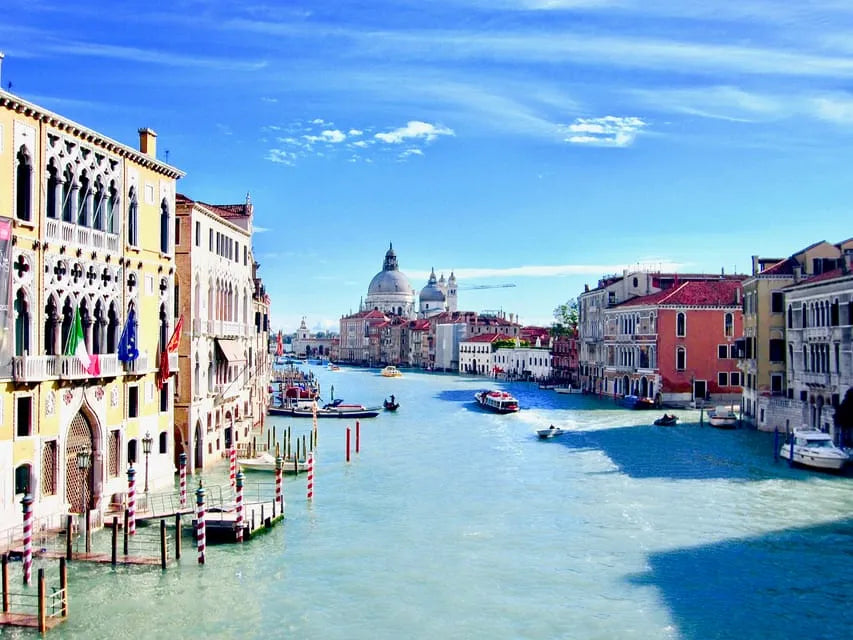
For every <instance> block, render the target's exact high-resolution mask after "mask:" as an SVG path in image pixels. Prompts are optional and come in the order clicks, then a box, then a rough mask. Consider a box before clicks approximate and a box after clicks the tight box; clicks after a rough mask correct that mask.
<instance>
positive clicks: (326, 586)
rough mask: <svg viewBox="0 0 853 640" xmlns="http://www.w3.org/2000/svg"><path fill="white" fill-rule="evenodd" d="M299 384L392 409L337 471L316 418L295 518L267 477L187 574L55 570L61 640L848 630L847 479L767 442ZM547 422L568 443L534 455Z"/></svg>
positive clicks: (567, 409) (552, 398) (448, 385)
mask: <svg viewBox="0 0 853 640" xmlns="http://www.w3.org/2000/svg"><path fill="white" fill-rule="evenodd" d="M315 371H316V373H317V374H318V376H319V377H320V381H321V384H323V388H329V386H330V385H331V384H334V385H335V396H336V397H343V398H345V400H346V401H348V402H363V403H364V404H370V405H373V404H378V403H379V402H381V400H382V399H383V398H384V397H386V396H388V395H390V394H391V393H394V394H395V396H396V398H397V400H398V401H399V402H400V403H401V407H400V409H399V411H398V412H396V413H394V414H387V413H386V414H383V415H380V416H379V417H378V418H375V419H372V420H363V421H362V422H361V452H360V453H359V454H358V455H355V454H354V453H353V457H352V462H351V463H349V464H347V463H346V461H345V454H346V452H345V449H344V447H345V429H346V427H347V426H354V425H350V424H348V423H346V421H336V420H335V421H326V422H322V423H321V424H320V434H319V446H318V451H317V454H318V466H317V473H316V479H315V491H314V501H313V503H311V504H309V503H307V501H306V498H305V477H304V476H298V477H292V476H291V477H288V478H286V480H285V499H286V502H287V509H286V518H285V522H284V525H283V526H279V527H277V528H275V529H273V530H271V531H270V532H269V534H268V535H265V536H262V537H260V538H258V539H255V540H252V541H251V542H249V543H246V544H244V545H243V546H237V545H219V546H212V547H209V548H208V553H207V564H206V565H205V566H204V567H199V566H198V565H197V564H196V563H195V557H194V553H193V549H192V545H191V543H190V542H189V538H187V542H186V543H185V551H184V555H183V557H182V559H181V561H180V563H179V564H178V566H177V568H171V569H169V570H168V571H165V572H161V571H159V570H150V569H143V568H118V569H111V568H109V567H102V566H93V565H83V564H75V563H72V565H71V566H70V571H69V581H70V593H71V617H70V618H69V620H68V621H67V622H66V623H65V624H64V625H63V627H62V629H61V635H62V637H68V638H83V637H91V638H108V637H119V636H123V635H126V634H128V633H130V631H129V630H132V633H133V635H134V636H135V637H141V638H148V637H151V638H154V637H158V638H159V637H162V636H163V635H164V634H170V635H174V636H177V637H191V636H199V635H204V636H208V637H222V638H225V637H237V636H240V637H243V638H262V637H265V638H269V637H296V638H323V639H330V638H331V639H335V638H341V639H343V638H346V639H348V640H351V639H353V638H370V639H375V638H438V637H441V638H460V639H462V638H536V639H539V638H580V639H586V638H590V639H592V638H602V639H603V638H608V639H609V638H642V639H648V638H689V639H693V640H704V639H707V638H738V639H744V638H767V637H778V638H787V637H792V638H793V637H809V638H844V637H849V636H850V635H853V621H851V619H850V618H849V616H847V615H846V612H845V606H846V603H847V602H848V601H849V597H848V595H847V590H848V589H849V585H850V584H851V583H853V563H851V562H850V555H849V554H850V551H849V549H850V548H851V544H850V543H851V538H853V518H851V514H853V491H851V486H853V485H851V482H853V479H851V478H847V477H837V476H830V475H822V474H815V473H812V472H808V471H803V470H797V469H789V468H788V467H787V465H785V464H784V463H781V462H780V463H774V460H773V452H772V441H773V436H772V434H766V433H758V432H755V431H750V430H746V429H741V430H736V431H719V430H716V429H712V428H709V427H707V426H706V427H700V426H699V424H698V417H699V416H698V412H691V411H684V412H679V415H680V416H681V418H682V424H680V425H679V426H677V427H675V428H671V427H670V428H666V427H653V426H650V423H651V420H652V419H653V418H654V417H656V415H655V414H654V413H653V412H636V411H635V412H632V411H627V410H623V409H619V408H616V407H615V405H614V404H613V403H612V402H608V401H600V400H597V399H593V398H587V397H580V396H570V395H558V394H555V393H553V392H549V391H542V390H539V389H538V388H536V386H535V385H530V384H523V383H515V384H511V385H508V386H507V388H508V389H510V390H511V391H513V392H514V393H515V394H516V395H517V397H518V398H519V400H520V403H521V406H522V412H521V413H520V414H517V415H511V416H497V415H493V414H488V413H484V412H482V411H481V410H479V409H477V408H476V407H475V406H474V404H473V398H472V394H473V393H474V391H476V390H478V389H481V388H483V387H485V386H488V385H489V382H488V381H487V380H483V379H474V378H464V377H458V376H453V375H429V374H416V373H409V372H406V373H405V375H404V377H403V378H400V379H385V378H382V377H381V376H379V375H378V370H375V371H370V372H368V371H364V370H353V369H346V368H345V369H343V370H342V371H341V372H338V373H330V372H326V371H324V370H322V369H320V368H315ZM550 423H554V424H557V425H559V426H562V427H564V428H567V429H569V430H570V433H569V434H567V435H565V436H562V437H560V438H555V439H553V440H549V441H545V442H543V441H539V440H538V439H537V438H536V436H535V433H534V429H536V428H540V427H542V426H547V425H548V424H550ZM273 424H275V425H276V426H277V427H278V428H277V432H278V433H279V434H280V433H282V432H283V430H284V429H283V427H285V426H287V425H292V426H293V430H294V435H296V434H301V433H307V432H308V431H309V429H310V425H311V421H310V420H293V419H291V420H285V419H279V418H275V419H272V420H271V421H270V422H268V426H271V425H273ZM252 475H257V474H252ZM251 477H252V476H251V475H250V478H251ZM263 477H264V479H265V478H266V476H263ZM226 478H227V465H222V466H220V467H219V468H218V469H216V470H215V471H212V472H209V473H206V474H205V476H204V481H205V484H210V485H215V484H223V483H225V482H227V480H226ZM191 486H192V481H191ZM99 535H101V534H99ZM96 609H97V614H95V613H93V612H94V611H95V610H96ZM2 633H3V632H0V634H2Z"/></svg>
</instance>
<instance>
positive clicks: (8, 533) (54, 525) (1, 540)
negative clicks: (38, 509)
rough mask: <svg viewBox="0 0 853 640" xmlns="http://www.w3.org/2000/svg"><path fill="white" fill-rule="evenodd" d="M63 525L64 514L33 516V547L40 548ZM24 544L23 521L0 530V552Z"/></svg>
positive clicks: (55, 535)
mask: <svg viewBox="0 0 853 640" xmlns="http://www.w3.org/2000/svg"><path fill="white" fill-rule="evenodd" d="M64 527H65V516H64V514H54V515H49V516H41V517H35V518H33V547H34V548H40V547H43V546H46V545H47V544H49V543H50V540H52V539H53V538H56V537H57V535H58V534H59V532H60V531H61V530H62V529H64ZM23 544H24V524H23V522H22V523H21V524H19V525H15V526H13V527H8V528H6V529H2V530H0V553H5V552H6V551H10V550H12V549H14V548H16V547H21V546H23Z"/></svg>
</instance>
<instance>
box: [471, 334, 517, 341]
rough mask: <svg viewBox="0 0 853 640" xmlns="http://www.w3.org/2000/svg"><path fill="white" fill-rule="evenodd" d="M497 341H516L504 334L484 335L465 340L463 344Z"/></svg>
mask: <svg viewBox="0 0 853 640" xmlns="http://www.w3.org/2000/svg"><path fill="white" fill-rule="evenodd" d="M496 340H515V338H513V337H512V336H507V335H504V334H502V333H482V334H480V335H478V336H474V337H472V338H465V339H464V340H463V341H462V342H495V341H496Z"/></svg>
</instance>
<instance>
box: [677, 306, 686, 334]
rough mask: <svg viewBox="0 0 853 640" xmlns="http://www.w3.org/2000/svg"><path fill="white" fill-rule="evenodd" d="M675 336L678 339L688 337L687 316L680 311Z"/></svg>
mask: <svg viewBox="0 0 853 640" xmlns="http://www.w3.org/2000/svg"><path fill="white" fill-rule="evenodd" d="M675 335H676V337H678V338H683V337H684V336H686V335H687V316H686V315H685V314H684V313H682V312H680V311H679V312H678V314H677V315H676V316H675Z"/></svg>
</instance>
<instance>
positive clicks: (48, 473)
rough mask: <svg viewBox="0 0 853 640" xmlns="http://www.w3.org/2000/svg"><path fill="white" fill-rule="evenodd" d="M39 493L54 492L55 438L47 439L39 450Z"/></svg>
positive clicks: (48, 494) (45, 494)
mask: <svg viewBox="0 0 853 640" xmlns="http://www.w3.org/2000/svg"><path fill="white" fill-rule="evenodd" d="M41 494H42V495H43V496H52V495H55V494H56V440H48V441H47V442H45V443H44V446H43V447H42V450H41Z"/></svg>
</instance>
